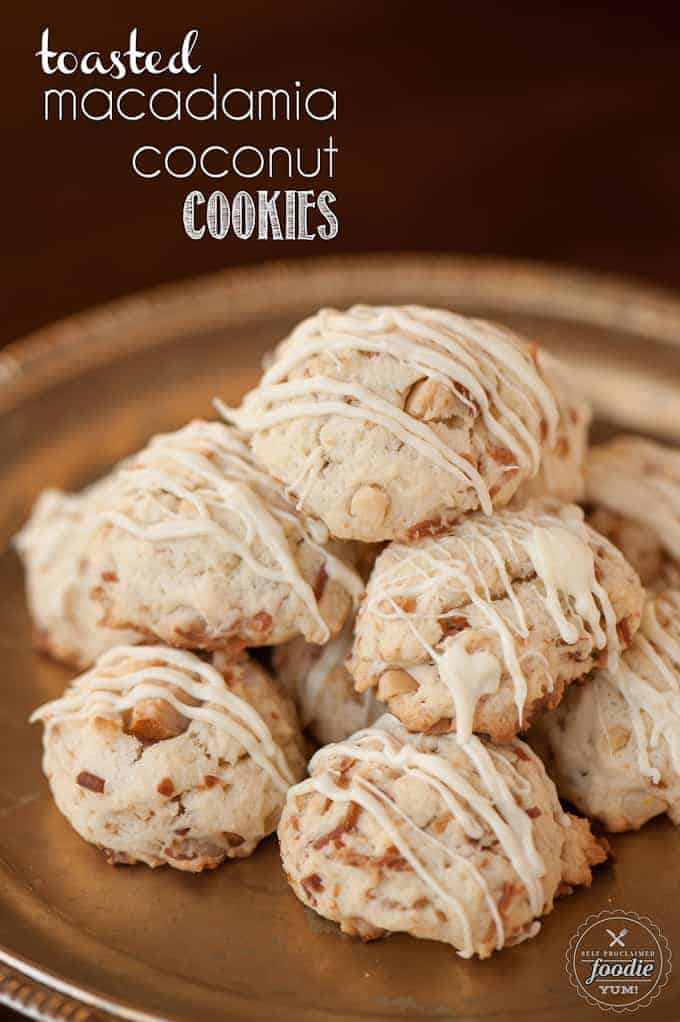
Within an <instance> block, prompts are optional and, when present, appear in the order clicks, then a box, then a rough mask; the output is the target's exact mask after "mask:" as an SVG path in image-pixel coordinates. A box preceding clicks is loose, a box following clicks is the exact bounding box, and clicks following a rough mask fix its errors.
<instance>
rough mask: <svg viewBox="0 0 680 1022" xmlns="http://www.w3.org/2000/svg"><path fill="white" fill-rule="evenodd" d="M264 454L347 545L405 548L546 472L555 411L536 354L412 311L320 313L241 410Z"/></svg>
mask: <svg viewBox="0 0 680 1022" xmlns="http://www.w3.org/2000/svg"><path fill="white" fill-rule="evenodd" d="M220 410H221V411H222V414H223V415H225V417H227V418H228V419H229V420H230V421H233V422H234V423H235V424H236V425H237V426H239V427H240V428H243V429H245V430H247V431H248V432H252V433H253V434H254V439H253V449H254V451H255V454H256V456H257V458H258V459H259V460H260V461H262V463H263V464H264V465H266V467H267V468H268V469H269V471H270V472H271V473H272V475H274V476H275V477H276V478H278V479H281V480H283V482H284V483H285V484H286V486H287V487H288V489H289V491H290V492H291V493H293V494H294V495H295V496H296V497H297V500H298V506H300V507H301V508H303V509H304V510H305V511H307V512H309V513H311V514H313V515H316V516H317V517H319V518H321V519H322V520H323V521H324V522H326V524H327V526H328V528H329V530H330V532H331V534H332V535H333V536H337V537H339V538H342V539H358V540H363V541H365V542H377V541H380V540H389V539H395V538H396V539H404V540H406V541H408V540H410V539H413V538H415V537H417V536H419V535H425V534H429V533H432V532H434V531H436V530H438V529H440V528H442V527H443V526H446V525H447V524H449V523H450V522H452V521H454V520H457V519H459V518H460V517H461V515H463V514H465V513H466V512H469V511H475V510H477V509H481V510H483V511H484V512H485V513H487V514H490V513H491V511H492V510H493V508H495V507H502V506H503V505H504V504H507V503H508V502H509V501H510V500H511V498H512V496H513V495H514V494H515V493H516V491H517V488H518V487H519V486H520V485H521V484H522V483H523V482H524V481H525V480H528V479H530V478H531V477H532V476H535V475H536V473H537V472H538V471H539V468H540V465H541V460H542V457H543V454H544V452H545V451H546V450H550V449H552V448H554V447H555V444H556V443H557V428H558V420H559V413H558V407H557V401H556V398H555V395H554V394H553V391H552V389H551V387H550V385H549V384H548V382H547V381H546V379H545V378H544V376H543V373H542V370H541V365H540V362H539V360H538V358H537V350H536V347H535V345H532V344H529V343H528V342H527V341H525V340H523V339H521V338H519V337H517V336H516V335H515V334H512V333H510V332H509V331H508V330H505V329H503V328H501V327H498V326H495V325H493V324H491V323H486V322H484V321H482V320H477V319H466V318H465V317H464V316H458V315H455V314H454V313H452V312H445V311H443V310H441V309H426V308H422V307H421V306H417V305H409V306H404V307H382V306H379V307H370V306H366V305H357V306H355V307H353V308H351V309H349V310H347V311H346V312H338V311H336V310H334V309H323V310H322V311H321V312H319V313H318V314H317V315H316V316H313V317H312V318H311V319H307V320H305V321H304V322H303V323H301V324H300V325H299V326H298V327H297V328H296V329H295V330H294V331H293V333H292V334H291V336H290V337H289V338H288V339H287V340H285V341H283V343H282V344H280V345H279V347H278V349H277V350H276V352H275V353H274V356H273V358H272V361H271V363H270V364H269V366H268V368H267V370H266V372H265V374H264V376H263V378H262V381H261V383H260V385H259V386H258V387H256V388H255V389H254V390H253V391H251V392H250V394H248V395H246V397H245V399H244V401H243V403H242V405H241V407H240V408H238V409H229V408H226V407H225V406H223V405H221V406H220Z"/></svg>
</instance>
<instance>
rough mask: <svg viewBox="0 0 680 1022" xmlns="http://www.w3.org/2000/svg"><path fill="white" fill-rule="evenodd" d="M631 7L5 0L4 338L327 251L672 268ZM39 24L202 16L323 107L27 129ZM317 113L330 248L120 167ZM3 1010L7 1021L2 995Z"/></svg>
mask: <svg viewBox="0 0 680 1022" xmlns="http://www.w3.org/2000/svg"><path fill="white" fill-rule="evenodd" d="M635 6H636V7H637V8H638V9H637V11H634V12H632V11H630V10H626V5H624V4H621V3H605V4H600V5H598V9H597V10H594V9H593V7H592V5H589V4H578V3H571V4H569V5H562V4H561V5H559V6H558V5H551V4H549V3H541V4H518V3H512V4H511V3H508V2H501V0H499V2H496V3H493V2H482V3H479V2H476V3H475V4H472V5H471V4H467V3H466V4H462V3H461V4H459V3H453V2H450V3H443V4H433V3H427V2H418V3H415V2H402V0H393V2H391V3H382V2H371V0H344V2H342V3H330V2H325V0H314V2H311V0H304V2H289V3H283V2H280V0H276V2H274V0H271V2H266V0H250V2H245V3H244V2H241V3H239V4H235V3H233V2H230V0H222V2H219V3H217V2H216V3H210V4H209V3H193V4H187V3H184V4H179V3H174V2H168V3H164V4H151V3H147V4H144V5H140V4H139V3H134V4H132V3H129V2H126V0H121V2H119V3H116V4H106V3H103V2H99V3H97V4H91V3H85V2H84V0H83V2H78V3H71V4H68V3H60V4H59V5H57V4H49V5H48V4H47V3H44V4H36V3H19V4H13V5H11V8H9V9H5V12H4V18H3V31H2V33H1V35H2V39H1V42H0V46H1V51H2V74H3V81H2V92H3V99H4V104H3V106H4V109H5V114H4V117H3V122H2V133H3V138H2V153H3V156H2V174H3V177H4V190H3V257H2V265H1V270H2V279H3V284H4V291H5V301H4V303H3V305H4V315H3V317H2V320H0V343H3V342H6V341H8V340H11V339H13V338H14V337H17V336H19V335H21V334H23V333H25V332H26V331H29V330H32V329H34V328H36V327H38V326H40V325H42V324H45V323H47V322H49V321H51V320H53V319H54V318H56V317H59V316H63V315H65V314H68V313H70V312H73V311H76V310H78V309H82V308H85V307H86V306H88V305H91V304H92V303H95V302H99V301H102V300H105V299H108V298H112V297H115V296H116V295H119V294H123V293H125V292H128V291H130V290H136V289H139V288H142V287H146V286H147V285H151V284H156V283H159V282H162V281H166V280H171V279H174V278H177V277H181V276H187V275H192V274H195V273H200V272H203V271H207V270H211V269H217V268H220V267H223V266H226V265H236V264H240V263H246V262H253V261H258V260H261V259H264V258H281V257H287V258H290V257H293V256H307V255H312V254H319V253H322V252H333V253H339V252H353V251H369V250H404V249H410V250H438V251H460V252H473V253H483V252H490V253H496V254H507V255H517V256H523V257H531V258H539V259H545V260H555V261H563V262H564V261H568V262H572V263H574V264H577V265H581V266H592V267H601V268H605V269H611V270H616V271H626V272H628V273H636V274H639V275H642V276H646V277H648V278H650V279H654V280H656V281H658V282H661V283H667V284H671V285H680V259H679V258H678V256H679V255H680V244H679V243H678V237H679V234H678V228H679V227H680V206H679V203H678V188H679V184H678V183H679V182H680V143H679V142H678V133H677V109H678V100H679V98H680V60H679V59H678V58H679V56H680V52H679V35H680V34H679V28H680V16H678V15H677V14H672V13H671V5H668V4H649V3H647V4H645V5H642V4H639V5H635ZM47 24H49V25H50V26H51V28H52V32H53V38H54V41H55V42H56V43H57V44H58V45H59V46H60V47H62V48H65V49H73V50H76V51H81V52H82V51H84V50H87V49H102V50H108V49H111V48H122V49H124V48H125V46H126V35H127V32H128V30H129V29H130V28H131V27H132V26H134V25H138V26H140V28H141V29H142V41H143V42H146V43H147V45H148V48H160V49H164V50H174V49H175V48H176V47H177V46H178V45H179V43H180V40H181V37H182V35H183V34H184V32H185V31H186V30H187V29H189V28H192V27H197V28H199V29H200V33H201V35H200V42H199V46H198V48H197V50H196V56H197V58H198V59H199V60H200V62H201V63H202V64H203V65H204V68H205V69H206V71H213V70H217V71H219V72H220V74H221V78H222V84H223V86H224V88H228V87H230V86H242V87H253V88H258V87H259V88H266V87H277V86H278V87H280V86H286V85H289V84H290V83H291V82H292V81H294V80H295V79H296V78H299V79H301V80H302V81H303V82H304V83H305V84H308V85H310V86H312V85H324V86H326V87H330V88H336V89H338V91H339V94H340V115H339V119H338V122H337V124H334V125H330V124H328V125H326V124H317V125H312V126H310V127H301V126H295V125H282V126H280V127H276V128H272V127H271V125H266V126H264V128H257V127H249V126H247V125H234V124H231V123H229V122H218V123H215V124H212V123H210V124H194V123H192V122H185V123H182V124H180V125H177V124H171V125H169V126H163V125H159V124H157V123H155V122H151V121H149V122H141V123H139V124H130V123H113V124H107V123H101V124H92V123H79V124H76V125H68V124H62V125H56V124H44V123H43V122H42V120H41V96H40V94H41V90H42V88H44V86H45V82H44V79H43V78H42V76H41V75H40V72H39V65H38V61H37V59H36V58H35V57H34V56H33V53H34V51H35V50H36V49H37V46H38V43H39V35H40V30H41V28H42V27H43V26H44V25H47ZM64 84H65V85H66V84H72V85H73V87H81V88H82V87H87V85H86V84H85V83H84V82H83V81H82V80H81V81H80V82H78V81H77V80H76V79H70V80H69V82H68V83H64ZM87 84H89V85H92V84H95V83H94V82H92V81H91V80H90V81H88V83H87ZM126 84H129V83H126ZM134 84H137V83H134ZM158 84H165V83H164V82H159V83H158ZM329 130H332V132H333V134H334V136H335V138H336V141H337V144H338V146H339V147H340V155H339V157H338V164H337V168H338V172H337V176H336V180H335V182H334V184H333V186H332V187H333V188H334V190H335V191H336V192H337V194H338V197H339V201H338V212H339V214H340V216H341V234H340V236H339V238H338V239H337V240H336V241H334V242H332V243H330V244H324V243H323V242H298V243H285V242H281V243H263V242H257V241H250V242H243V241H235V240H233V239H231V238H229V239H227V240H225V241H222V242H217V241H210V240H204V241H201V242H192V241H190V240H189V239H187V238H186V236H185V235H184V233H183V231H182V228H181V222H180V218H179V208H180V204H181V201H182V198H183V196H184V194H185V192H186V191H187V190H188V189H189V187H201V186H203V185H204V184H205V182H202V181H201V179H200V178H199V177H196V179H194V180H191V181H188V182H179V181H172V180H170V179H163V180H156V181H141V180H139V179H137V178H135V177H134V176H133V174H132V171H131V170H130V167H129V158H130V154H131V152H132V150H133V149H134V148H135V147H136V146H137V145H139V144H141V143H142V142H148V143H151V144H157V145H170V144H174V143H182V144H188V145H196V146H201V145H207V144H211V143H215V144H223V145H227V146H234V145H237V144H240V143H248V142H255V143H260V144H275V143H278V142H285V143H286V144H289V145H290V144H297V143H307V144H310V143H312V144H314V145H315V144H317V141H321V143H322V144H323V143H324V142H325V140H326V136H327V134H328V131H329ZM275 184H276V186H279V187H285V186H286V185H287V184H288V183H287V182H276V183H275ZM296 184H297V186H298V187H304V185H302V184H301V183H295V182H294V183H293V185H292V186H293V187H295V186H296ZM326 185H327V182H325V181H324V182H323V183H319V187H325V186H326ZM218 187H220V185H218ZM221 187H223V188H224V189H225V190H226V191H229V190H231V191H235V190H236V188H237V187H242V185H240V184H238V183H237V182H226V183H225V184H223V185H221ZM243 187H249V186H248V185H247V184H246V185H243ZM250 187H256V185H250ZM261 187H268V184H267V183H266V182H262V184H261ZM0 1017H9V1016H5V1015H4V1014H3V1012H2V1009H0Z"/></svg>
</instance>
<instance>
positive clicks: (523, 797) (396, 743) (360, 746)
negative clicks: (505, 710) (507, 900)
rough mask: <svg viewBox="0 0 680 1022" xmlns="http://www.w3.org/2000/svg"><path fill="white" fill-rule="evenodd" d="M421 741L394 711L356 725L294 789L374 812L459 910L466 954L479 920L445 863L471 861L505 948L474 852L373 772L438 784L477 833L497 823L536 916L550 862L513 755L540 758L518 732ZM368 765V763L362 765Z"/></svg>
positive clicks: (320, 755)
mask: <svg viewBox="0 0 680 1022" xmlns="http://www.w3.org/2000/svg"><path fill="white" fill-rule="evenodd" d="M421 743H422V736H420V735H412V734H409V733H408V732H407V731H406V730H405V729H404V728H403V727H402V726H401V725H400V724H399V722H398V721H397V720H396V718H395V717H393V716H392V715H390V714H385V715H384V716H383V717H381V718H380V720H379V721H378V722H377V724H376V725H375V727H373V728H368V729H365V730H363V731H359V732H357V733H356V734H355V735H353V736H352V737H351V738H349V739H348V740H347V741H345V742H339V743H337V744H335V745H328V746H326V747H325V748H323V749H320V750H319V752H317V753H316V755H315V756H314V757H313V758H312V760H311V762H310V765H309V770H310V777H309V779H308V780H306V781H303V782H302V783H300V784H298V785H297V786H296V787H294V788H292V789H291V792H290V794H291V798H293V799H294V798H295V797H296V796H298V795H302V794H306V793H310V792H313V791H315V792H318V793H320V794H322V795H324V796H325V797H326V798H329V799H331V800H333V801H336V802H355V803H357V805H360V806H361V807H362V809H364V810H365V811H366V812H367V813H369V814H370V815H371V816H372V817H373V818H374V820H375V821H376V823H377V824H378V825H379V826H380V827H381V829H382V830H383V831H384V832H385V833H386V834H387V835H388V836H389V838H390V841H391V842H392V843H393V844H394V845H395V847H396V848H397V849H398V851H399V854H400V855H401V856H403V858H404V859H405V860H406V861H407V862H408V863H409V865H410V866H411V868H412V869H413V870H414V871H415V873H416V874H417V875H418V876H419V878H420V879H421V880H422V881H423V883H424V884H425V885H426V886H427V887H428V888H429V889H430V890H431V891H432V892H433V894H434V896H435V898H436V902H437V904H438V905H440V906H441V907H442V908H447V909H448V910H449V911H451V912H453V913H454V915H455V917H456V919H457V921H458V923H459V926H460V931H461V933H462V938H463V939H462V944H463V946H462V948H461V949H460V950H459V954H460V955H461V956H462V957H465V958H469V957H471V955H472V954H473V953H474V938H473V928H472V923H471V920H470V918H469V916H468V913H467V912H466V910H465V908H464V906H463V904H462V903H461V901H460V900H459V899H458V898H457V897H456V895H455V890H452V889H451V882H450V880H449V879H448V878H450V877H451V876H452V874H453V878H454V880H455V878H456V876H457V875H458V873H457V871H452V870H451V869H447V867H450V865H451V863H452V862H455V863H456V864H457V866H458V867H460V868H461V869H463V870H468V871H469V872H470V874H471V876H472V878H473V881H474V882H475V883H476V884H477V885H478V887H479V888H480V890H481V891H482V895H483V897H484V900H485V902H486V905H487V907H488V910H489V912H490V914H491V917H492V919H493V923H494V927H495V931H496V947H497V949H500V948H502V947H503V946H504V944H505V942H506V938H505V930H504V926H503V919H502V916H501V914H500V912H499V909H498V906H497V904H496V902H495V900H494V897H493V896H492V894H491V891H490V889H489V886H488V883H487V881H486V878H485V877H484V875H483V872H482V870H481V869H480V868H478V867H477V866H476V865H475V862H474V859H473V857H468V856H463V855H461V854H459V853H457V852H455V851H454V850H453V849H452V848H450V847H449V846H447V844H446V843H445V842H444V841H442V840H440V839H438V838H437V837H436V836H435V835H434V834H433V833H430V832H429V831H426V830H424V829H423V828H422V827H420V826H419V825H418V824H417V823H416V822H415V821H414V820H413V819H411V818H410V817H409V816H407V815H406V814H405V813H404V812H403V810H401V809H400V808H399V806H398V805H397V803H396V802H395V800H394V799H393V798H391V797H390V796H389V794H387V793H386V792H385V791H384V790H382V788H381V785H380V783H379V781H378V780H376V779H375V776H376V775H377V776H378V777H379V776H380V771H381V770H382V769H384V770H386V771H389V776H390V778H392V779H394V774H393V772H396V773H397V774H398V775H399V776H403V777H409V778H412V779H413V780H415V781H417V782H418V783H420V784H422V785H423V786H424V787H426V788H429V789H431V790H432V791H433V792H435V793H436V794H437V795H438V796H439V797H440V798H441V800H442V801H443V803H444V804H445V806H446V808H447V811H448V812H449V813H450V814H451V816H452V817H453V819H454V820H455V822H456V823H457V824H458V825H459V826H460V827H461V828H462V830H463V832H464V834H465V835H466V837H467V838H469V839H470V840H471V841H473V842H478V841H480V840H481V839H482V838H483V837H484V835H485V834H486V833H488V832H490V833H491V834H492V835H493V838H494V839H495V840H496V841H497V842H498V844H499V846H500V849H501V851H502V853H503V854H504V855H505V856H506V857H507V859H508V860H509V862H510V864H511V865H512V867H513V869H514V870H515V872H516V873H517V876H518V877H519V879H520V881H521V883H522V885H523V886H524V889H525V891H526V894H527V899H528V901H529V905H530V907H531V912H532V914H533V915H534V916H538V915H541V914H542V913H543V911H544V908H545V903H546V895H545V892H544V889H543V884H542V878H543V877H544V876H545V872H546V867H545V863H544V861H543V859H542V857H541V855H540V854H539V853H538V851H537V848H536V844H535V842H534V836H533V822H532V819H531V817H530V816H529V815H528V814H527V810H526V808H523V803H525V802H526V801H527V800H528V801H529V805H531V801H532V800H531V795H532V786H531V783H530V781H529V780H528V779H527V778H525V777H522V776H521V775H520V773H519V772H518V771H517V769H516V767H515V766H514V763H513V760H514V759H515V756H516V750H520V752H521V758H523V759H528V758H531V759H532V760H533V761H535V762H536V763H538V762H539V761H538V759H537V757H536V756H535V754H534V753H533V752H532V751H531V750H530V749H529V748H528V747H527V746H526V745H524V743H522V742H519V741H518V740H517V739H515V741H514V742H513V743H512V744H510V745H508V746H507V747H502V746H499V747H497V748H493V747H492V746H489V745H487V744H486V743H484V742H482V741H481V740H480V739H479V738H477V737H476V736H474V737H472V738H471V739H469V741H467V742H465V743H463V742H461V741H459V739H457V738H456V736H455V735H446V736H441V737H440V738H439V739H438V745H439V748H440V749H441V750H442V751H441V752H435V751H421V749H419V748H418V746H419V744H421ZM447 745H450V746H451V747H453V746H455V748H456V750H457V751H458V752H459V753H460V754H461V755H462V756H463V757H464V761H465V768H464V769H460V768H456V767H455V766H454V765H453V763H452V762H451V761H450V760H449V759H448V758H447V756H446V754H445V750H446V746H447ZM348 759H349V760H352V761H353V762H355V763H356V764H358V765H359V766H358V768H357V769H356V770H354V769H350V770H349V771H345V772H343V771H342V770H341V766H342V764H343V761H345V762H346V760H348ZM364 765H365V767H366V768H368V769H363V767H364ZM371 767H375V768H376V771H375V774H374V775H373V777H372V778H371V779H369V777H368V776H366V775H367V774H368V773H369V772H370V768H371ZM541 772H542V773H543V768H542V766H541ZM543 776H545V775H544V774H543ZM546 780H547V779H546ZM548 783H550V782H548ZM553 790H554V789H553ZM554 801H555V807H554V808H555V814H556V816H555V818H556V820H557V821H558V822H561V817H562V814H561V813H560V812H559V804H558V803H557V797H556V796H555V800H554ZM534 929H535V927H534Z"/></svg>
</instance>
